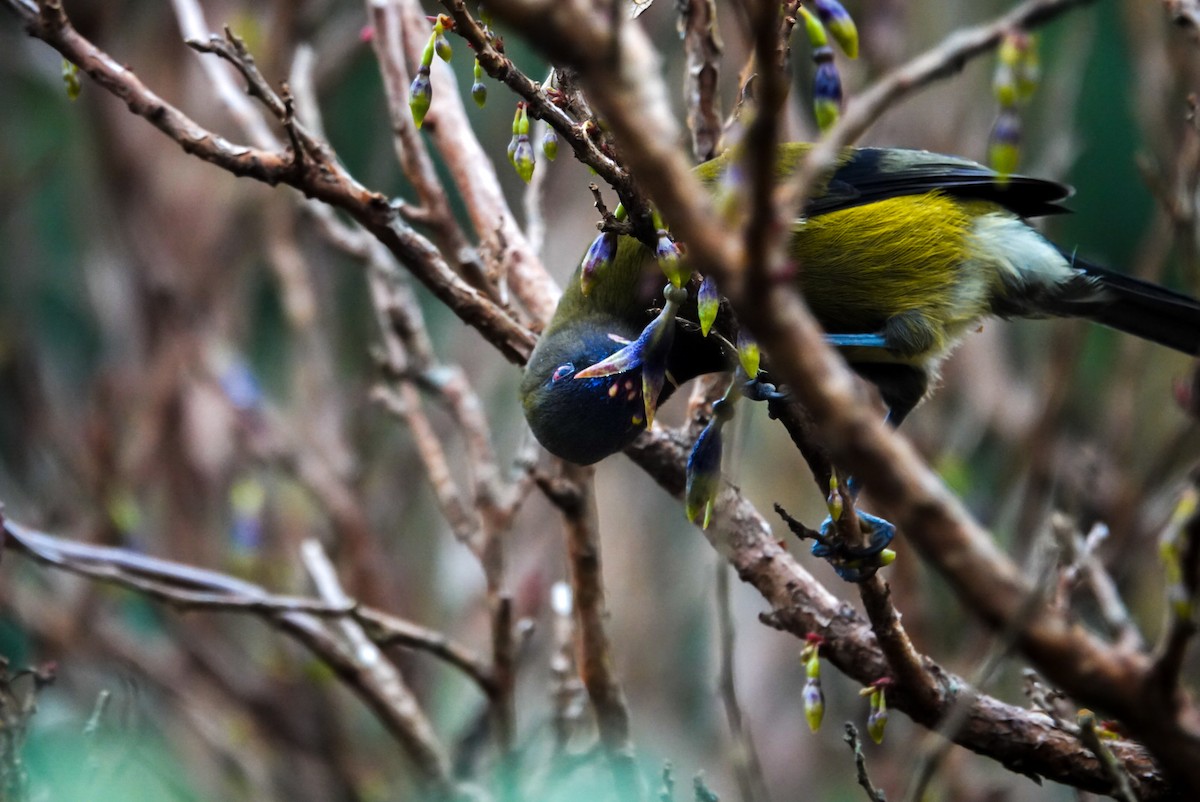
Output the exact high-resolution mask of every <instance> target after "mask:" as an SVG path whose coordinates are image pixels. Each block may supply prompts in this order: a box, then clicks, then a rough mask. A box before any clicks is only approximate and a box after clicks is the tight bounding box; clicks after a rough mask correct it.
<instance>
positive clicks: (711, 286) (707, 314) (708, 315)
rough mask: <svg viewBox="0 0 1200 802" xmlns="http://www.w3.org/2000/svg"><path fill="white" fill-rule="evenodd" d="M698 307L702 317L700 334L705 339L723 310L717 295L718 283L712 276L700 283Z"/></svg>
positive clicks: (697, 297)
mask: <svg viewBox="0 0 1200 802" xmlns="http://www.w3.org/2000/svg"><path fill="white" fill-rule="evenodd" d="M696 307H697V311H698V313H699V317H700V333H701V334H703V335H704V336H705V337H707V336H708V332H709V331H710V330H711V329H712V324H713V322H714V321H716V319H717V311H718V310H719V309H720V308H721V297H720V296H719V295H718V294H717V282H716V281H714V280H713V277H712V276H705V277H704V281H702V282H700V292H699V293H698V294H697V296H696Z"/></svg>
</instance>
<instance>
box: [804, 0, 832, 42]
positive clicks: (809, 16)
mask: <svg viewBox="0 0 1200 802" xmlns="http://www.w3.org/2000/svg"><path fill="white" fill-rule="evenodd" d="M799 10H800V16H801V17H803V18H804V32H805V33H806V34H808V43H809V44H810V45H812V46H813V47H814V48H822V47H828V46H829V36H828V35H827V34H826V33H825V26H824V25H822V24H821V21H820V20H819V19H817V18H816V16H815V15H814V14H813V13H812V12H811V11H809V10H808V9H807V8H805V7H804V6H800V9H799Z"/></svg>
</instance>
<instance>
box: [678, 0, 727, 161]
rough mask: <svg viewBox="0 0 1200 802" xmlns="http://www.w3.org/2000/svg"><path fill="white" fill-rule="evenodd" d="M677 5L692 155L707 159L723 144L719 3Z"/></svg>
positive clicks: (699, 0)
mask: <svg viewBox="0 0 1200 802" xmlns="http://www.w3.org/2000/svg"><path fill="white" fill-rule="evenodd" d="M677 5H678V7H679V29H680V31H681V32H682V33H683V51H684V53H685V54H686V55H687V63H686V65H685V67H684V86H683V96H684V100H685V101H686V104H687V126H688V130H689V131H691V133H692V155H693V156H694V157H695V159H696V161H698V162H704V161H708V160H709V159H711V158H713V157H714V156H716V155H717V154H718V153H719V152H720V146H721V130H722V129H721V110H720V96H719V94H718V79H719V77H720V72H719V68H720V59H721V51H722V49H723V45H722V44H721V37H720V35H719V34H718V33H717V4H716V2H715V0H686V1H685V2H682V3H678V4H677Z"/></svg>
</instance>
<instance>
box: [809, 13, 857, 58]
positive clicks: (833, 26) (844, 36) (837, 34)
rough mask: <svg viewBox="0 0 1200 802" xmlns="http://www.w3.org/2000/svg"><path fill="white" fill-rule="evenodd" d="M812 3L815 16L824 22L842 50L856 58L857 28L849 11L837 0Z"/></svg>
mask: <svg viewBox="0 0 1200 802" xmlns="http://www.w3.org/2000/svg"><path fill="white" fill-rule="evenodd" d="M814 5H815V6H816V8H817V16H818V17H820V18H821V22H824V23H825V27H826V28H827V29H828V30H829V33H831V34H832V35H833V38H834V41H836V42H837V43H838V46H839V47H841V48H842V52H843V53H845V54H846V55H847V56H849V57H850V58H857V57H858V28H857V27H856V26H855V24H854V20H853V19H852V18H851V16H850V12H848V11H846V8H845V6H843V5H842V4H841V3H839V2H838V0H815V2H814Z"/></svg>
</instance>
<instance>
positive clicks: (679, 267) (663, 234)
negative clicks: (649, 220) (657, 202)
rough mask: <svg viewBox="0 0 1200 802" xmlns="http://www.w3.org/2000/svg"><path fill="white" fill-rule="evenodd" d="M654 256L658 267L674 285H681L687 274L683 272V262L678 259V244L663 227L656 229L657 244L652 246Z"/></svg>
mask: <svg viewBox="0 0 1200 802" xmlns="http://www.w3.org/2000/svg"><path fill="white" fill-rule="evenodd" d="M654 258H655V259H657V260H658V267H659V269H660V270H662V272H663V275H665V276H666V277H667V278H668V279H669V280H670V282H671V284H673V285H674V286H676V287H682V286H683V285H684V282H685V281H687V276H686V275H684V272H683V262H682V260H681V259H680V253H679V246H678V245H676V244H675V240H674V239H672V238H671V235H670V234H669V233H667V230H666V229H665V228H660V229H659V230H658V244H657V245H656V246H655V248H654Z"/></svg>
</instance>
